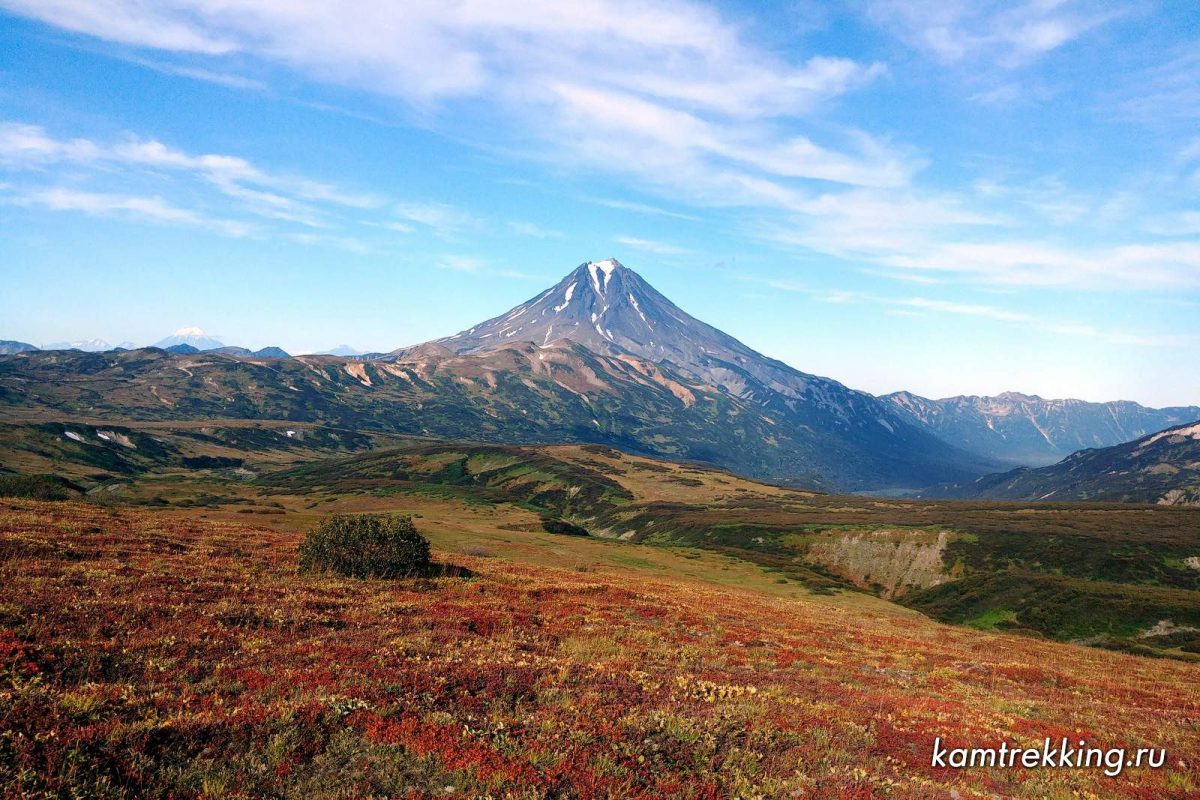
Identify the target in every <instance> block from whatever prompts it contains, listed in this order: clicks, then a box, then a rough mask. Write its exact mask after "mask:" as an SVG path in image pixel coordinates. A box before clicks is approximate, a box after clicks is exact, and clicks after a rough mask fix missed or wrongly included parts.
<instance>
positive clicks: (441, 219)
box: [389, 202, 483, 239]
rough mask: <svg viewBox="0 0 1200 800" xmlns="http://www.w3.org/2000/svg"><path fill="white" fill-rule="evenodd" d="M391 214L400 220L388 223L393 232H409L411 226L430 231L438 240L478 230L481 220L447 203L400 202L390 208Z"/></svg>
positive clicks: (411, 228)
mask: <svg viewBox="0 0 1200 800" xmlns="http://www.w3.org/2000/svg"><path fill="white" fill-rule="evenodd" d="M392 213H393V214H394V215H395V216H396V217H397V218H398V219H400V220H402V221H401V222H399V223H390V224H389V227H391V228H392V229H393V230H398V231H404V232H411V231H412V230H415V228H413V225H414V224H415V225H418V226H421V227H423V228H426V229H428V230H429V231H431V232H432V233H433V234H434V235H435V236H437V237H438V238H440V239H452V238H454V237H455V236H457V235H459V234H461V233H463V232H465V231H469V230H472V229H478V228H479V227H480V226H481V225H482V224H483V220H481V219H479V218H478V217H476V216H475V215H474V214H471V213H469V212H467V211H464V210H463V209H461V208H458V207H457V206H453V205H450V204H449V203H434V202H402V203H396V204H395V205H394V206H393V207H392Z"/></svg>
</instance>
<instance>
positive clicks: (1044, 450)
mask: <svg viewBox="0 0 1200 800" xmlns="http://www.w3.org/2000/svg"><path fill="white" fill-rule="evenodd" d="M881 399H883V400H884V401H886V402H887V403H889V404H891V406H892V407H893V408H894V409H895V411H896V413H898V414H899V415H900V416H901V417H902V418H904V419H905V420H907V421H908V422H910V423H912V424H913V425H917V426H919V427H922V428H924V429H925V430H926V431H929V432H930V433H933V434H935V435H936V436H938V437H940V438H942V439H944V440H945V441H947V442H949V443H950V444H953V445H955V446H957V447H961V448H963V449H964V450H969V451H971V452H974V453H979V454H980V455H983V456H986V457H989V458H994V459H996V460H998V461H1003V462H1006V463H1008V464H1011V465H1020V466H1032V467H1040V466H1045V465H1048V464H1053V463H1055V462H1057V461H1061V460H1062V459H1063V458H1065V457H1067V456H1068V455H1070V454H1071V453H1074V452H1075V451H1077V450H1082V449H1085V448H1096V447H1110V446H1112V445H1116V444H1121V443H1122V442H1129V441H1133V440H1134V439H1137V438H1138V437H1140V436H1145V435H1147V434H1150V433H1153V432H1154V431H1160V430H1163V429H1164V428H1169V427H1171V426H1173V425H1181V424H1183V423H1185V422H1189V421H1191V420H1194V419H1200V406H1188V407H1177V408H1147V407H1145V406H1142V405H1139V404H1138V403H1132V402H1128V401H1117V402H1112V403H1089V402H1086V401H1084V400H1046V399H1043V398H1041V397H1037V396H1036V395H1026V394H1019V393H1017V392H1005V393H1004V394H1001V395H998V396H996V397H974V396H969V397H966V396H960V397H948V398H944V399H942V400H930V399H928V398H925V397H919V396H917V395H915V394H912V393H910V392H896V393H894V394H889V395H886V396H884V397H883V398H881Z"/></svg>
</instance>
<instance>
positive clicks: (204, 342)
mask: <svg viewBox="0 0 1200 800" xmlns="http://www.w3.org/2000/svg"><path fill="white" fill-rule="evenodd" d="M177 344H186V345H191V346H192V347H194V348H196V349H197V350H216V349H217V348H219V347H224V346H225V343H224V342H222V341H220V340H219V339H214V338H213V337H211V336H208V335H207V334H205V333H204V331H203V330H201V329H200V328H180V329H179V330H177V331H175V332H174V333H172V334H171V335H170V336H168V337H166V338H165V339H160V340H159V341H157V342H155V343H154V347H161V348H163V349H164V350H165V349H166V348H168V347H174V346H175V345H177Z"/></svg>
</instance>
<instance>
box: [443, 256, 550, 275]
mask: <svg viewBox="0 0 1200 800" xmlns="http://www.w3.org/2000/svg"><path fill="white" fill-rule="evenodd" d="M434 264H435V266H436V267H437V268H438V269H444V270H449V271H451V272H467V273H470V274H472V275H486V276H490V277H495V278H513V279H516V280H538V279H539V277H538V276H537V275H532V274H530V273H528V272H521V271H520V270H514V269H509V268H507V267H503V266H499V265H497V264H495V263H494V262H492V261H491V260H489V259H486V258H479V257H478V256H463V255H454V254H448V255H442V256H440V257H438V258H437V259H436V260H435V262H434Z"/></svg>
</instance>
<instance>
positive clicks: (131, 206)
mask: <svg viewBox="0 0 1200 800" xmlns="http://www.w3.org/2000/svg"><path fill="white" fill-rule="evenodd" d="M6 199H7V200H8V202H11V203H13V204H15V205H20V206H41V207H43V208H47V209H50V210H52V211H79V212H82V213H84V214H88V215H91V216H106V217H125V218H130V219H136V220H144V221H149V222H157V223H169V224H174V225H187V226H191V227H197V228H206V229H208V230H212V231H216V232H218V233H221V234H224V235H226V236H235V237H242V236H250V235H252V234H253V233H254V232H255V230H254V228H253V227H252V226H250V225H247V224H246V223H244V222H240V221H237V220H230V219H219V218H214V217H209V216H206V215H204V214H200V213H197V212H196V211H192V210H190V209H186V208H180V207H179V206H176V205H173V204H171V203H170V202H168V201H166V200H164V199H163V198H161V197H146V196H138V195H123V194H113V193H108V192H87V191H80V190H77V189H71V188H64V187H54V188H47V189H36V190H33V191H28V192H18V193H16V194H13V195H11V196H9V197H7V198H6Z"/></svg>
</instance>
